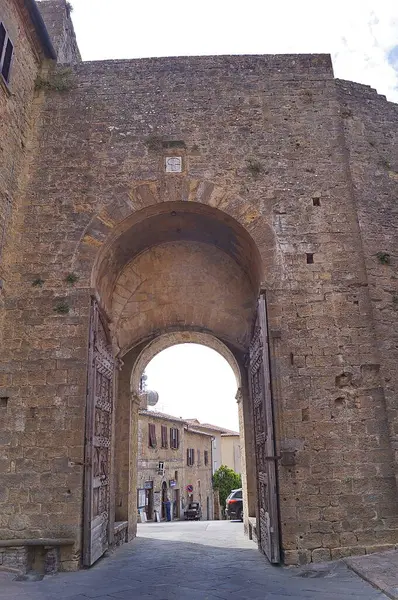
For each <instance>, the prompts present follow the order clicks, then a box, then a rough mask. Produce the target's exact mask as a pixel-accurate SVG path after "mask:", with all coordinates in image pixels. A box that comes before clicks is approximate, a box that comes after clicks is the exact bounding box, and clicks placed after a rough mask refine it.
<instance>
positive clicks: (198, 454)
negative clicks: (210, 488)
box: [197, 450, 200, 467]
mask: <svg viewBox="0 0 398 600" xmlns="http://www.w3.org/2000/svg"><path fill="white" fill-rule="evenodd" d="M197 457H198V467H200V450H197Z"/></svg>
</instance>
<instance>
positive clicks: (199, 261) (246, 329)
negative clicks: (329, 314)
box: [112, 241, 256, 354]
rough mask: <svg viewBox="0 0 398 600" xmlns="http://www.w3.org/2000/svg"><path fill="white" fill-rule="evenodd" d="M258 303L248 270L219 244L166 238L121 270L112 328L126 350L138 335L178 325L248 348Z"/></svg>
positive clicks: (159, 331)
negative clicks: (217, 245)
mask: <svg viewBox="0 0 398 600" xmlns="http://www.w3.org/2000/svg"><path fill="white" fill-rule="evenodd" d="M255 304H256V297H255V293H254V292H253V287H252V285H251V283H250V281H249V279H248V276H247V274H246V273H245V271H244V270H243V269H242V268H241V267H240V266H239V265H238V264H237V262H236V261H235V260H234V259H233V258H232V257H231V256H229V255H228V254H226V253H225V252H223V251H222V250H220V249H219V248H217V247H214V246H211V245H209V244H204V243H200V242H196V241H179V242H177V241H175V242H169V243H162V244H158V245H156V246H152V247H151V248H148V249H147V250H146V251H144V252H143V253H141V254H140V255H139V256H137V257H136V258H135V259H133V260H132V261H130V263H128V265H127V266H126V267H125V268H124V269H123V270H122V272H121V274H120V276H119V278H118V280H117V282H116V286H115V288H114V293H113V300H112V321H113V324H112V327H113V334H114V336H115V338H116V341H117V344H118V346H119V348H120V349H121V352H122V354H123V353H124V352H125V351H127V350H128V349H129V348H130V347H132V346H133V345H134V344H135V343H137V342H138V341H139V340H142V339H144V338H146V337H149V336H152V335H154V334H156V333H162V332H166V331H171V330H173V329H179V330H181V329H195V330H198V331H208V332H212V333H213V335H215V336H217V337H220V338H221V339H224V340H227V341H228V342H230V343H232V344H233V345H234V346H236V347H240V348H245V347H247V345H248V342H249V337H250V331H251V325H252V320H253V315H254V311H255Z"/></svg>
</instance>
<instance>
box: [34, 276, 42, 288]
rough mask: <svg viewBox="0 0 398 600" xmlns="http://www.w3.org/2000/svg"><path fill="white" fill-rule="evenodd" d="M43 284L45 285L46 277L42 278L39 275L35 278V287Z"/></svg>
mask: <svg viewBox="0 0 398 600" xmlns="http://www.w3.org/2000/svg"><path fill="white" fill-rule="evenodd" d="M43 285H44V279H41V278H40V277H38V278H37V279H34V280H33V281H32V286H33V287H43Z"/></svg>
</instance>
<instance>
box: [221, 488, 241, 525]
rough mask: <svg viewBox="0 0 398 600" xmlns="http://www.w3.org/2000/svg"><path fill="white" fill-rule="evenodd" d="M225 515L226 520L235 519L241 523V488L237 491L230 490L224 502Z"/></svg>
mask: <svg viewBox="0 0 398 600" xmlns="http://www.w3.org/2000/svg"><path fill="white" fill-rule="evenodd" d="M225 513H226V515H227V519H231V520H232V519H237V520H238V521H243V498H242V488H239V489H238V490H232V492H231V493H230V495H229V496H228V498H227V499H226V501H225Z"/></svg>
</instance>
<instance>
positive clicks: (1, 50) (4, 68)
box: [0, 23, 14, 83]
mask: <svg viewBox="0 0 398 600" xmlns="http://www.w3.org/2000/svg"><path fill="white" fill-rule="evenodd" d="M13 53H14V46H13V44H12V42H11V40H10V38H9V37H8V35H7V31H6V29H5V27H4V25H3V23H0V70H1V74H2V76H3V79H4V81H5V82H6V83H8V82H9V80H10V70H11V61H12V55H13Z"/></svg>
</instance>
